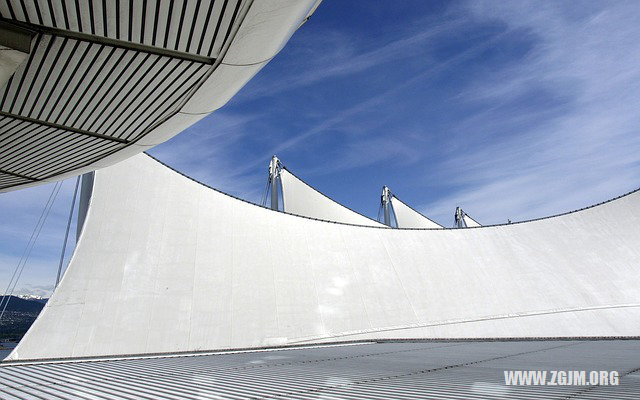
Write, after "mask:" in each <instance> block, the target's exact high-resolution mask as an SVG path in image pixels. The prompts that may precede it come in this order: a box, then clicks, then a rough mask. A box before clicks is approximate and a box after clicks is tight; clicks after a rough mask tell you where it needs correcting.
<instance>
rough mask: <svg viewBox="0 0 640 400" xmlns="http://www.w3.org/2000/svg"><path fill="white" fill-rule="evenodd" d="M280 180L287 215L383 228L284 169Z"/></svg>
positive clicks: (281, 171) (382, 225)
mask: <svg viewBox="0 0 640 400" xmlns="http://www.w3.org/2000/svg"><path fill="white" fill-rule="evenodd" d="M280 179H281V182H282V200H283V204H284V211H285V212H287V213H289V214H295V215H300V216H303V217H309V218H315V219H321V220H323V221H331V222H341V223H345V224H354V225H365V226H377V227H384V226H385V225H384V224H381V223H380V222H378V221H374V220H372V219H371V218H369V217H365V216H364V215H362V214H359V213H357V212H355V211H353V210H351V209H350V208H348V207H345V206H343V205H342V204H340V203H338V202H336V201H335V200H332V199H331V198H329V197H327V196H325V195H324V194H322V193H320V192H319V191H317V190H316V189H314V188H313V187H311V186H309V185H308V184H307V183H306V182H304V181H303V180H302V179H300V178H298V177H297V176H295V175H294V174H292V173H291V172H289V171H288V170H287V169H286V168H284V167H283V168H282V169H281V170H280Z"/></svg>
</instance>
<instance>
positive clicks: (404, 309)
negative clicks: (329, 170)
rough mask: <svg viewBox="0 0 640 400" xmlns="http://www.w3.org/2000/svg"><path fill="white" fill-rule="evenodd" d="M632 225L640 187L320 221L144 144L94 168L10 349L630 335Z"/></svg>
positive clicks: (637, 307) (39, 351)
mask: <svg viewBox="0 0 640 400" xmlns="http://www.w3.org/2000/svg"><path fill="white" fill-rule="evenodd" d="M623 220H624V221H626V223H624V224H622V223H620V221H623ZM639 224H640V191H636V192H634V193H631V194H628V195H626V196H623V197H620V198H617V199H615V200H612V201H609V202H607V203H603V204H601V205H598V206H594V207H591V208H587V209H584V210H581V211H577V212H573V213H568V214H565V215H561V216H556V217H550V218H545V219H540V220H535V221H530V222H523V223H514V224H510V225H498V226H488V227H479V228H477V229H428V230H411V229H382V228H376V227H366V226H356V225H348V224H340V223H328V222H324V221H318V220H313V219H309V218H303V217H298V216H294V215H289V214H286V213H282V212H276V211H273V210H270V209H267V208H264V207H260V206H256V205H253V204H251V203H247V202H245V201H242V200H239V199H236V198H234V197H231V196H229V195H226V194H224V193H221V192H218V191H216V190H212V189H211V188H208V187H206V186H204V185H202V184H200V183H198V182H195V181H193V180H191V179H189V178H187V177H185V176H183V175H181V174H179V173H177V172H175V171H173V170H171V169H169V168H167V167H165V166H164V165H162V164H161V163H159V162H157V161H155V160H154V159H152V158H151V157H149V156H146V155H138V156H135V157H132V158H130V159H128V160H126V161H123V162H121V163H119V164H116V165H114V166H111V167H108V168H105V169H101V170H98V171H96V173H95V180H94V186H93V194H92V198H91V202H90V206H89V210H88V214H87V218H86V221H85V224H84V228H83V230H82V233H81V236H80V240H79V243H78V245H77V247H76V250H75V252H74V254H73V257H72V259H71V262H70V265H69V268H68V269H67V271H66V273H65V275H64V277H63V279H62V281H61V283H60V286H58V288H57V289H56V291H55V293H54V294H53V296H52V297H51V299H50V300H49V302H48V303H47V305H46V307H45V308H44V310H43V312H42V313H41V314H40V316H39V317H38V319H37V320H36V322H35V323H34V324H33V326H32V327H31V329H30V330H29V332H28V333H27V334H26V336H25V337H24V338H23V340H22V342H21V343H20V344H19V345H18V347H17V348H16V350H15V351H14V352H13V353H12V354H11V356H10V357H9V359H14V360H15V359H42V358H64V357H80V356H97V355H122V354H138V353H147V354H148V353H162V352H178V351H196V350H210V349H222V348H240V347H259V346H273V345H282V344H300V343H308V342H323V341H328V342H331V341H340V340H349V339H373V338H407V337H421V338H470V337H473V338H499V337H567V336H633V335H637V334H638V331H640V274H639V273H638V263H637V260H639V259H640V247H639V246H638V243H640V230H638V229H637V226H638V225H639Z"/></svg>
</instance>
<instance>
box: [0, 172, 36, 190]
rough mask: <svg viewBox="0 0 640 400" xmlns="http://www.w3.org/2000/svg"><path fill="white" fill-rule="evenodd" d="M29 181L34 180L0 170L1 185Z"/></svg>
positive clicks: (19, 183) (12, 184)
mask: <svg viewBox="0 0 640 400" xmlns="http://www.w3.org/2000/svg"><path fill="white" fill-rule="evenodd" d="M29 182H32V180H31V179H26V178H22V177H19V176H15V175H11V174H6V173H4V172H0V187H2V186H14V185H21V184H24V183H29Z"/></svg>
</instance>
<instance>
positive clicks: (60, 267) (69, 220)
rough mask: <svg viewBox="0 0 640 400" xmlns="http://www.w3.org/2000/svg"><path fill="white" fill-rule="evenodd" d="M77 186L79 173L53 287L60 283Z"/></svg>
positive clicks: (78, 184)
mask: <svg viewBox="0 0 640 400" xmlns="http://www.w3.org/2000/svg"><path fill="white" fill-rule="evenodd" d="M78 186H80V175H78V178H76V188H75V189H74V190H73V199H72V200H71V211H69V219H68V220H67V230H66V231H65V233H64V242H63V243H62V254H60V264H58V274H57V275H56V285H55V286H54V289H55V288H57V287H58V283H60V274H61V273H62V264H63V262H64V253H65V250H66V249H67V239H69V228H70V227H71V219H72V217H73V209H74V207H75V205H76V196H77V195H78Z"/></svg>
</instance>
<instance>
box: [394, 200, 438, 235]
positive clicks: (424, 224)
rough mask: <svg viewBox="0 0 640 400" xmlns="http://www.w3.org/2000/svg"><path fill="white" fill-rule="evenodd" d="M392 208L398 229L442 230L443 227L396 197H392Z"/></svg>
mask: <svg viewBox="0 0 640 400" xmlns="http://www.w3.org/2000/svg"><path fill="white" fill-rule="evenodd" d="M391 206H392V207H393V214H394V215H395V217H396V223H397V224H398V228H432V229H433V228H442V225H440V224H438V223H436V222H433V221H432V220H430V219H429V218H427V217H425V216H424V215H422V214H420V213H419V212H417V211H416V210H414V209H413V208H411V207H409V206H408V205H406V204H404V203H403V202H402V201H400V199H398V198H397V197H396V196H391Z"/></svg>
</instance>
